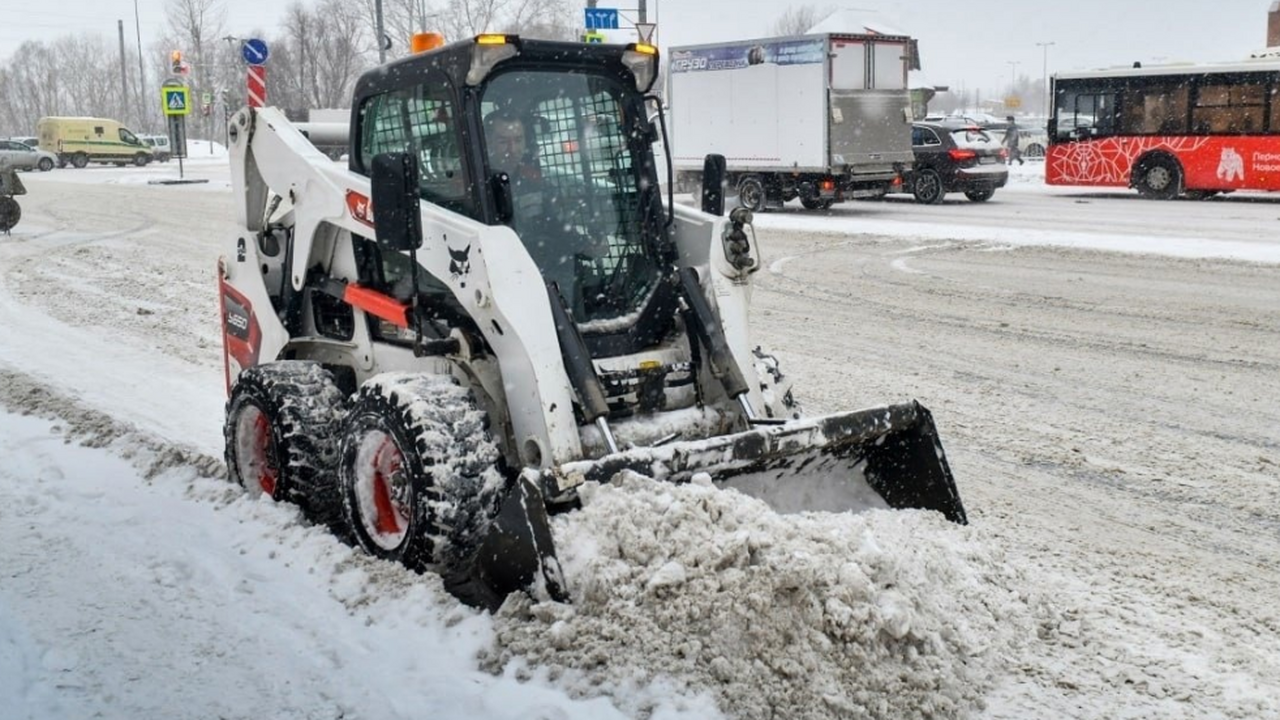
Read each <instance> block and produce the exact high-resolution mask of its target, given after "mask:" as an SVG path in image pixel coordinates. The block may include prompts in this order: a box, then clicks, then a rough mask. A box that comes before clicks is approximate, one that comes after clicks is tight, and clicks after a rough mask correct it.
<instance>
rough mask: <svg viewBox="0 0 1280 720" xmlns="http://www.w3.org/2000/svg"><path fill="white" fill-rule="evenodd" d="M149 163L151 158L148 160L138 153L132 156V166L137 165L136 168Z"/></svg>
mask: <svg viewBox="0 0 1280 720" xmlns="http://www.w3.org/2000/svg"><path fill="white" fill-rule="evenodd" d="M149 162H151V158H148V157H147V156H146V155H145V154H143V153H138V154H137V155H134V156H133V164H134V165H137V166H138V167H145V166H146V164H147V163H149Z"/></svg>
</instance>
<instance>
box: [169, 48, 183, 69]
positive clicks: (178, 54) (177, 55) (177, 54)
mask: <svg viewBox="0 0 1280 720" xmlns="http://www.w3.org/2000/svg"><path fill="white" fill-rule="evenodd" d="M169 62H170V65H172V69H173V74H174V75H179V74H181V73H182V51H181V50H174V51H173V52H171V53H169Z"/></svg>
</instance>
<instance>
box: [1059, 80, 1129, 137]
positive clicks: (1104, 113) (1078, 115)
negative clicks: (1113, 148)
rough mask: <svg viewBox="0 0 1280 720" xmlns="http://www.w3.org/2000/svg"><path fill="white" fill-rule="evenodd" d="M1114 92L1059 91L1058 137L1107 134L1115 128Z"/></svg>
mask: <svg viewBox="0 0 1280 720" xmlns="http://www.w3.org/2000/svg"><path fill="white" fill-rule="evenodd" d="M1115 107H1116V94H1115V93H1114V92H1112V91H1110V90H1108V91H1097V90H1092V89H1085V90H1078V91H1066V92H1062V93H1059V97H1058V113H1057V117H1056V119H1057V138H1056V139H1058V140H1078V139H1081V138H1086V137H1098V136H1100V135H1110V134H1111V133H1112V132H1113V131H1114V129H1115V128H1114V125H1115V123H1114V116H1115Z"/></svg>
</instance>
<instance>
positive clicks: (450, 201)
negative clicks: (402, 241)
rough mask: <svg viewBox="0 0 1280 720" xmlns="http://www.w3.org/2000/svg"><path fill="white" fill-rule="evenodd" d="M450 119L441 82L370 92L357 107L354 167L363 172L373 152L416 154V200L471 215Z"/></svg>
mask: <svg viewBox="0 0 1280 720" xmlns="http://www.w3.org/2000/svg"><path fill="white" fill-rule="evenodd" d="M456 118H457V113H456V104H455V101H454V97H453V90H452V87H451V86H450V85H449V83H448V82H447V81H443V80H441V81H435V82H428V83H424V84H422V85H416V86H413V87H408V88H403V89H400V90H393V91H391V92H388V93H384V94H382V95H375V96H374V97H371V98H369V99H368V100H366V101H365V103H364V105H363V106H362V107H361V118H360V148H359V152H360V166H361V167H363V168H364V169H365V171H366V172H368V169H369V168H371V167H372V166H373V156H375V155H378V154H379V153H386V152H408V153H413V154H415V155H417V157H418V188H419V191H420V193H421V195H422V198H423V199H424V200H427V201H428V202H432V203H435V204H436V205H440V206H441V207H444V208H447V209H449V210H453V211H454V212H458V213H462V214H464V215H469V216H474V203H473V201H472V195H471V187H470V183H469V182H468V178H467V173H466V169H465V166H464V164H463V161H462V153H461V152H459V142H458V132H459V128H458V123H457V122H456Z"/></svg>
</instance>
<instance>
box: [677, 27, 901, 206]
mask: <svg viewBox="0 0 1280 720" xmlns="http://www.w3.org/2000/svg"><path fill="white" fill-rule="evenodd" d="M914 52H915V46H914V43H913V41H912V40H911V39H910V38H909V37H905V36H893V35H877V34H867V35H854V34H833V33H823V34H814V35H801V36H793V37H776V38H766V39H762V40H743V41H740V42H732V43H723V44H718V45H691V46H685V47H673V48H671V50H670V53H669V58H670V60H669V62H668V87H667V102H668V103H669V104H670V107H671V112H670V119H671V120H670V124H671V126H670V128H668V134H669V140H668V142H669V145H670V149H671V156H672V162H673V164H674V166H675V171H676V187H677V190H679V191H681V192H694V191H696V190H697V189H698V188H701V185H702V169H703V162H704V159H705V158H706V156H707V155H708V154H717V155H722V156H724V158H725V169H726V171H727V175H726V177H727V181H728V185H729V190H730V192H732V191H733V190H735V189H736V191H737V194H738V198H739V202H740V203H741V204H742V205H743V206H744V207H747V208H749V209H751V210H753V211H760V210H764V209H767V208H770V207H781V205H782V203H784V202H787V201H788V200H793V199H796V198H799V199H800V202H801V203H803V204H804V207H806V208H808V209H811V210H812V209H819V208H823V209H825V208H828V207H830V206H831V205H832V204H833V203H836V202H840V201H843V200H848V199H853V198H863V197H878V196H881V195H884V194H885V192H887V191H888V190H889V188H890V187H891V185H892V184H893V183H894V182H895V181H897V180H898V178H899V177H900V175H901V173H902V172H903V171H904V170H907V169H909V168H910V167H911V164H912V160H913V156H912V152H911V121H912V117H911V96H910V93H909V91H908V89H907V70H908V68H909V67H910V65H911V58H912V56H913V53H914Z"/></svg>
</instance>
